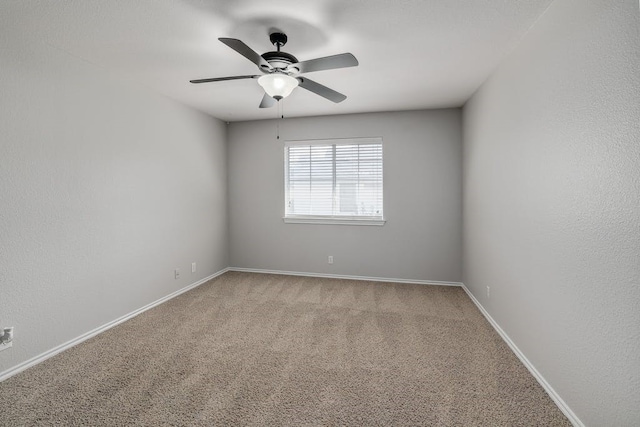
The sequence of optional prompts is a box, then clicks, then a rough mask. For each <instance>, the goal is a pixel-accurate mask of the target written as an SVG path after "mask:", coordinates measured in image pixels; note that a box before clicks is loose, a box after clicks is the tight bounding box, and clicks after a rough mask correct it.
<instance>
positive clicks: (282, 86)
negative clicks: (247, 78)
mask: <svg viewBox="0 0 640 427" xmlns="http://www.w3.org/2000/svg"><path fill="white" fill-rule="evenodd" d="M258 84H259V85H260V86H262V87H263V88H264V91H265V92H267V95H269V96H270V97H272V98H274V99H277V100H278V101H279V100H281V99H282V98H286V97H287V96H289V95H290V94H291V92H292V91H293V89H295V88H296V87H297V86H298V79H295V78H293V77H291V76H288V75H286V74H280V73H273V74H265V75H264V76H262V77H260V78H259V79H258Z"/></svg>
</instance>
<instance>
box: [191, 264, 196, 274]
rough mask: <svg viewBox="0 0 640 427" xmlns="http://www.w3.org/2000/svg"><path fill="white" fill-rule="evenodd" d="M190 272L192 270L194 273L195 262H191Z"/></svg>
mask: <svg viewBox="0 0 640 427" xmlns="http://www.w3.org/2000/svg"><path fill="white" fill-rule="evenodd" d="M191 272H192V273H195V272H196V263H195V262H192V263H191Z"/></svg>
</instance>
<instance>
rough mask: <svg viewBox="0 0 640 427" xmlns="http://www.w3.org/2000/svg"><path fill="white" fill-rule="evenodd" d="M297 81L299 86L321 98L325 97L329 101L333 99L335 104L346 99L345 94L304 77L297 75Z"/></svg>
mask: <svg viewBox="0 0 640 427" xmlns="http://www.w3.org/2000/svg"><path fill="white" fill-rule="evenodd" d="M298 81H299V82H300V87H302V88H305V89H306V90H308V91H310V92H313V93H315V94H316V95H320V96H322V97H323V98H327V99H328V100H329V101H333V102H335V103H336V104H337V103H338V102H342V101H344V100H345V99H347V96H346V95H343V94H341V93H340V92H336V91H335V90H333V89H329V88H328V87H326V86H324V85H321V84H320V83H316V82H314V81H313V80H310V79H308V78H306V77H298Z"/></svg>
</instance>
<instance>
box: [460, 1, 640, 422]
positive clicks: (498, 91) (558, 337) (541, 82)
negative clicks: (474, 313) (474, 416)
mask: <svg viewBox="0 0 640 427" xmlns="http://www.w3.org/2000/svg"><path fill="white" fill-rule="evenodd" d="M638 70H640V13H639V10H638V1H637V0H624V1H617V2H611V1H607V0H599V1H590V2H584V1H579V0H556V1H555V2H554V3H553V5H552V6H551V7H550V8H549V9H548V10H547V12H546V14H545V15H544V16H543V17H542V18H541V19H540V20H539V21H538V22H537V24H536V25H535V26H534V27H533V28H532V30H531V31H530V32H529V34H528V35H527V36H526V37H525V38H524V39H523V41H522V43H521V44H520V46H519V47H518V48H516V49H515V51H514V52H512V54H511V55H510V56H509V57H508V58H507V59H506V60H505V61H504V62H503V64H502V65H501V66H500V67H499V68H498V69H497V70H496V72H495V73H494V74H493V76H492V77H491V78H490V79H489V80H488V81H487V82H485V84H484V85H483V86H482V87H481V89H480V90H479V92H477V93H476V94H475V95H474V97H473V98H472V100H471V101H470V102H469V103H468V104H467V105H466V106H465V108H464V111H463V117H464V118H463V123H464V128H463V133H464V137H465V142H464V167H463V170H464V179H463V187H464V201H463V205H464V256H463V258H464V282H465V284H466V285H467V286H468V287H469V288H470V290H471V291H472V292H473V294H474V295H475V296H476V298H478V299H479V300H480V302H481V303H482V305H483V306H484V307H485V308H486V309H487V310H488V311H489V313H490V314H491V316H492V317H493V318H494V319H495V320H496V321H497V322H498V323H499V324H500V325H501V326H502V328H503V329H504V330H505V331H506V333H507V334H508V335H509V336H510V337H511V338H512V340H513V341H514V342H515V343H516V345H517V346H518V347H519V348H520V349H521V350H522V351H523V352H524V354H525V355H526V356H527V358H528V359H529V360H530V361H531V362H532V363H533V365H534V366H535V367H536V368H537V370H538V371H539V372H540V373H541V374H542V375H543V376H544V377H545V379H546V380H547V381H548V382H549V383H550V384H551V386H552V387H553V388H554V389H555V391H556V392H557V393H558V394H559V395H560V396H561V397H562V399H563V400H564V401H565V402H566V403H567V404H568V405H569V407H570V408H571V409H572V410H573V411H574V412H575V413H576V414H577V416H578V417H579V418H580V419H581V420H582V421H583V422H584V423H585V424H586V425H589V426H613V425H616V426H632V425H634V426H637V425H640V356H639V355H640V143H639V141H640V73H639V72H638ZM486 286H491V298H490V299H489V298H487V295H486V291H485V288H486Z"/></svg>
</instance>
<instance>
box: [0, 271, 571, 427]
mask: <svg viewBox="0 0 640 427" xmlns="http://www.w3.org/2000/svg"><path fill="white" fill-rule="evenodd" d="M116 343H117V345H114V344H116ZM0 402H1V404H0V406H1V407H2V416H1V417H0V425H3V426H22V425H27V426H31V425H47V426H48V425H60V426H75V425H88V426H101V425H109V426H119V425H153V426H156V425H173V426H178V425H198V426H214V425H215V426H218V425H234V426H235V425H263V426H281V425H288V426H336V425H341V426H474V425H483V426H568V425H570V423H569V421H568V420H567V419H566V418H565V417H564V415H563V414H562V413H561V412H560V410H559V409H558V408H557V407H556V406H555V405H554V403H553V402H552V401H551V399H550V398H549V397H548V396H547V395H546V393H545V392H544V390H543V389H542V388H541V387H540V386H539V385H538V383H537V382H536V381H535V379H534V378H533V377H532V376H531V375H530V374H529V372H528V371H527V369H526V368H525V367H524V366H523V365H522V364H521V363H520V362H519V360H518V359H517V358H516V357H515V355H514V354H513V353H512V352H511V350H510V349H509V348H508V347H507V345H506V344H505V343H504V342H503V341H502V339H501V338H500V337H499V336H498V334H497V333H496V332H495V331H494V330H493V329H492V328H491V326H490V325H489V323H488V322H487V321H486V320H485V319H484V318H483V317H482V314H481V313H480V312H479V311H478V310H477V308H476V307H475V306H474V305H473V303H472V302H471V300H470V299H469V298H468V297H467V295H466V294H465V293H464V291H463V290H462V289H461V288H457V287H441V286H424V285H408V284H393V283H376V282H363V281H349V280H336V279H320V278H308V277H294V276H277V275H264V274H252V273H237V272H234V273H231V272H230V273H226V274H224V275H222V276H220V277H218V278H216V279H214V280H212V281H210V282H209V283H206V284H204V285H202V286H200V287H198V288H197V289H194V290H192V291H190V292H188V293H185V294H182V295H180V296H179V297H177V298H174V299H173V300H171V301H169V302H167V303H165V304H162V305H161V306H158V307H156V308H154V309H152V310H149V311H147V312H145V313H143V314H141V315H139V316H138V317H136V318H134V319H132V320H130V321H128V322H125V323H123V324H121V325H119V326H117V327H115V328H113V329H111V330H109V331H107V332H105V333H102V334H100V335H98V336H96V337H94V338H92V339H90V340H88V341H86V342H84V343H82V344H80V345H78V346H76V347H74V348H72V349H70V350H67V351H65V352H63V353H61V354H59V355H57V356H55V357H53V358H51V359H49V360H47V361H45V362H43V363H41V364H39V365H37V366H35V367H33V368H31V369H28V370H27V371H25V372H22V373H20V374H18V375H16V376H14V377H12V378H10V379H8V380H6V381H4V382H2V383H0Z"/></svg>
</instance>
